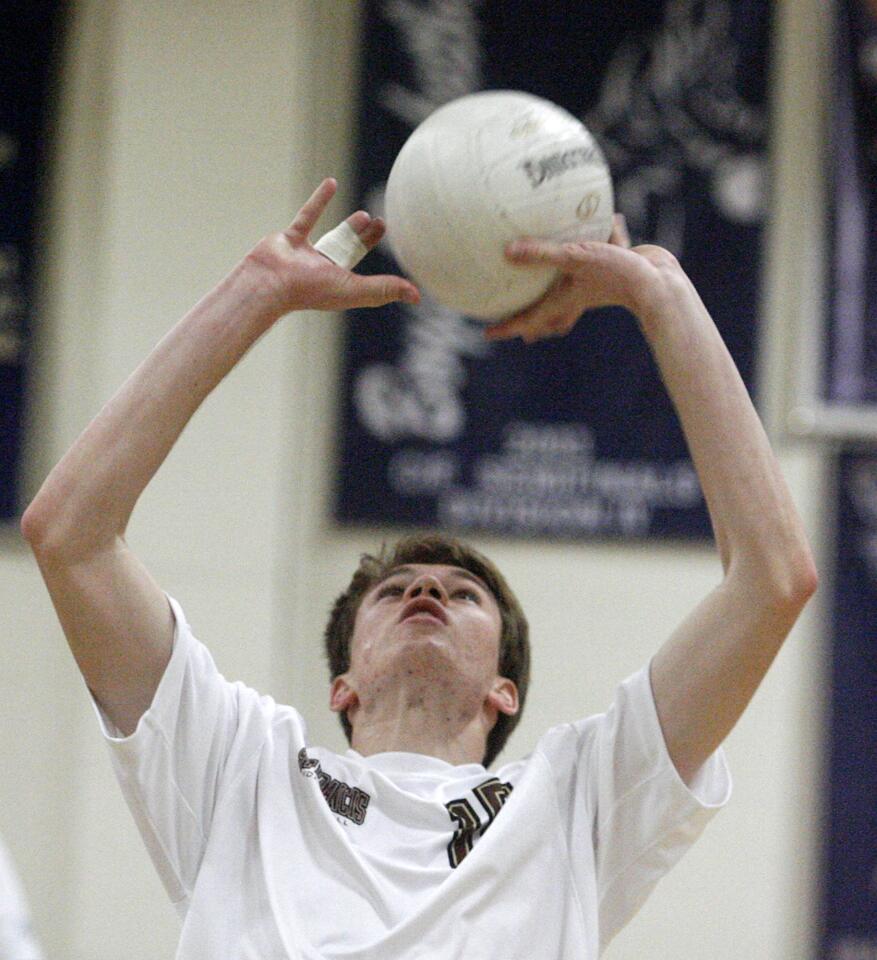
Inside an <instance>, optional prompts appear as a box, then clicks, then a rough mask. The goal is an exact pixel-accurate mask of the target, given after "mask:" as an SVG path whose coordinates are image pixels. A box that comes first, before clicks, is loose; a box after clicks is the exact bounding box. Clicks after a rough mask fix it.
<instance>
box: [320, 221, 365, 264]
mask: <svg viewBox="0 0 877 960" xmlns="http://www.w3.org/2000/svg"><path fill="white" fill-rule="evenodd" d="M314 249H315V250H319V251H320V253H322V254H323V256H324V257H328V258H329V259H330V260H331V261H332V262H333V263H337V264H338V266H339V267H345V268H346V269H348V270H352V269H353V268H354V267H355V266H356V265H357V264H358V263H359V261H360V260H362V258H363V257H364V256H365V255H366V254H367V253H368V247H367V246H366V245H365V244H364V243H363V242H362V240H360V239H359V234H357V232H356V231H355V230H354V229H353V228H352V227H351V226H350V224H349V223H348V222H347V221H346V220H344V221H342V222H341V223H339V224H338V226H337V227H335V229H334V230H330V231H329V232H328V233H325V234H323V236H322V237H320V239H319V240H318V241H317V242H316V243H315V244H314Z"/></svg>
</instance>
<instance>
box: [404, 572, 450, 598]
mask: <svg viewBox="0 0 877 960" xmlns="http://www.w3.org/2000/svg"><path fill="white" fill-rule="evenodd" d="M421 596H424V597H432V599H433V600H438V602H439V603H447V602H448V594H447V592H446V591H445V588H444V587H443V586H442V582H441V580H439V579H438V577H435V576H433V574H431V573H423V574H421V575H420V576H419V577H416V578H415V579H414V580H412V581H411V583H409V584H408V589H407V590H406V591H405V598H406V599H407V600H413V599H414V598H415V597H421Z"/></svg>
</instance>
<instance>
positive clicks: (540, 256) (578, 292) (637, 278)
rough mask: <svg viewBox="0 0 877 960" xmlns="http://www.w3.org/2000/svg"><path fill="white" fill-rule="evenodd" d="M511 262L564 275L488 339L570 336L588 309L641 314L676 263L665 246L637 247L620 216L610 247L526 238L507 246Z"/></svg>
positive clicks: (495, 326)
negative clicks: (621, 308)
mask: <svg viewBox="0 0 877 960" xmlns="http://www.w3.org/2000/svg"><path fill="white" fill-rule="evenodd" d="M506 258H507V259H508V260H509V262H510V263H513V264H515V265H516V266H520V267H521V268H523V269H526V268H527V267H545V266H554V267H556V268H557V269H558V271H559V276H558V278H557V280H556V281H555V282H554V284H552V286H551V287H550V289H549V290H548V292H547V293H546V294H545V295H544V296H543V297H542V298H541V299H540V300H538V301H537V302H536V303H535V304H532V305H531V306H529V307H527V308H526V309H525V310H522V311H521V312H520V313H517V314H515V315H514V316H512V317H508V318H507V319H505V320H502V321H500V322H499V323H496V324H493V325H492V326H490V327H488V328H487V329H486V331H485V336H486V337H487V339H488V340H510V339H512V338H513V337H520V338H521V339H522V340H523V341H524V342H525V343H534V342H535V341H536V340H543V339H545V338H547V337H561V336H564V335H565V334H567V333H569V331H570V330H572V328H573V327H574V326H575V324H576V322H577V321H578V319H579V317H581V315H582V314H583V313H584V312H585V311H586V310H591V309H594V308H596V307H608V306H618V305H620V306H624V307H627V308H628V309H630V310H632V311H633V312H634V313H636V312H637V310H638V307H639V305H640V304H641V303H642V302H643V301H644V300H647V298H648V290H649V288H650V287H653V286H654V285H655V284H657V283H658V282H659V276H658V274H659V273H660V272H662V268H666V267H667V266H670V265H671V263H672V264H675V258H674V257H673V256H672V255H671V254H669V253H668V252H667V251H665V250H662V249H661V248H660V247H654V246H642V247H635V248H633V249H631V246H630V237H629V235H628V232H627V225H626V223H625V220H624V216H623V215H622V214H615V218H614V223H613V227H612V235H611V236H610V238H609V241H608V243H599V242H593V241H591V242H569V243H556V242H554V241H551V240H539V239H527V238H525V239H522V240H516V241H514V242H513V243H510V244H509V245H508V247H506ZM676 266H677V267H678V264H676Z"/></svg>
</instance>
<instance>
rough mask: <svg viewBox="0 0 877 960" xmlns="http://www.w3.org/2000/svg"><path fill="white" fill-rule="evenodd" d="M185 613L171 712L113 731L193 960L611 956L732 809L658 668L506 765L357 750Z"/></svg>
mask: <svg viewBox="0 0 877 960" xmlns="http://www.w3.org/2000/svg"><path fill="white" fill-rule="evenodd" d="M172 605H173V608H174V614H175V616H176V618H177V629H176V635H175V639H174V650H173V655H172V657H171V660H170V663H169V664H168V667H167V669H166V671H165V674H164V676H163V678H162V680H161V683H160V684H159V687H158V690H157V692H156V695H155V699H154V701H153V703H152V705H151V707H150V709H149V710H148V711H147V712H146V713H145V714H144V715H143V717H142V718H141V720H140V723H139V725H138V727H137V729H136V731H135V732H134V733H133V734H132V735H131V736H130V737H127V738H123V737H120V736H118V731H117V730H114V729H113V727H112V726H111V724H109V722H108V720H107V718H106V717H104V716H101V719H102V724H103V730H104V734H105V736H106V737H107V739H108V743H109V746H110V750H111V754H112V759H113V764H114V767H115V771H116V774H117V776H118V778H119V781H120V783H121V786H122V790H123V792H124V794H125V798H126V800H127V802H128V804H129V806H130V808H131V811H132V813H133V815H134V818H135V820H136V821H137V825H138V827H139V829H140V831H141V833H142V835H143V838H144V840H145V842H146V846H147V848H148V850H149V853H150V855H151V857H152V860H153V862H154V864H155V866H156V868H157V870H158V872H159V874H160V875H161V878H162V881H163V882H164V885H165V887H166V889H167V892H168V894H169V896H170V898H171V900H172V901H173V902H174V904H175V905H176V908H177V910H178V912H179V914H180V916H181V918H182V920H183V930H182V936H181V940H180V946H179V951H178V953H177V958H178V960H196V958H197V960H214V958H217V960H218V958H229V960H230V958H235V960H245V958H246V960H257V958H258V960H281V958H282V960H300V958H301V960H329V958H331V960H342V958H343V960H459V958H464V957H465V958H466V960H534V958H539V960H543V958H545V960H549V958H550V960H573V958H575V960H593V958H596V957H597V956H598V953H599V950H600V947H601V945H605V944H606V943H607V942H608V941H609V940H610V939H611V937H612V936H614V934H615V933H616V932H617V931H618V930H619V929H620V928H621V927H622V926H623V925H624V924H625V923H626V922H627V921H628V920H629V919H630V918H631V917H632V916H633V914H634V913H635V912H636V911H637V909H638V908H639V907H640V905H641V904H642V903H643V901H644V900H645V899H646V897H647V896H648V894H649V892H650V891H651V890H652V888H653V887H654V885H655V884H656V883H657V881H658V880H659V879H660V877H661V876H662V875H663V874H664V873H665V872H666V871H667V870H668V869H669V868H670V867H671V866H672V865H673V864H674V863H675V862H676V861H677V860H678V859H679V857H680V856H681V855H682V854H683V853H684V851H685V850H686V849H687V848H688V846H689V845H690V844H691V843H692V842H693V841H694V840H695V839H696V837H697V836H698V835H699V833H700V832H701V830H702V829H703V828H704V826H705V825H706V822H707V821H708V820H709V818H710V816H711V815H712V814H713V813H714V812H715V810H716V809H717V808H718V807H719V806H721V805H722V804H724V803H725V801H726V800H727V798H728V795H729V791H730V777H729V774H728V771H727V766H726V764H725V761H724V758H723V756H722V754H721V753H717V754H716V755H714V756H713V757H712V758H711V759H710V760H709V761H708V762H707V763H706V764H705V766H704V767H703V769H702V770H701V771H700V773H699V774H698V776H697V778H696V782H695V783H694V785H693V787H692V789H690V790H689V788H687V787H686V786H685V784H684V783H683V782H682V780H681V779H680V778H679V776H678V774H677V773H676V771H675V768H674V767H673V764H672V762H671V761H670V758H669V756H668V754H667V751H666V748H665V746H664V741H663V737H662V735H661V731H660V727H659V725H658V719H657V714H656V712H655V706H654V701H653V698H652V693H651V687H650V684H649V679H648V670H647V668H644V669H643V670H641V671H640V672H639V673H637V674H635V675H634V676H633V677H631V678H630V679H629V680H627V681H626V682H625V683H623V684H622V685H621V686H620V687H619V689H618V692H617V695H616V698H615V701H614V703H613V704H612V706H611V708H610V709H609V711H608V712H607V713H605V714H602V715H600V716H595V717H590V718H588V719H585V720H582V721H579V722H578V723H570V724H563V725H561V726H558V727H555V728H553V729H552V730H549V731H548V733H546V734H545V736H544V737H542V739H541V740H540V741H539V743H538V745H537V747H536V749H535V750H534V751H533V753H532V754H531V755H530V756H529V757H527V758H525V759H524V760H519V761H516V762H514V763H508V764H505V765H504V766H502V767H500V768H499V769H498V770H497V771H496V772H495V773H491V772H489V771H487V770H486V769H485V768H484V767H483V766H481V765H480V764H477V763H472V764H465V765H463V766H453V765H451V764H449V763H446V762H444V761H443V760H438V759H436V758H434V757H428V756H422V755H420V754H410V753H382V754H377V755H374V756H370V757H362V756H360V755H359V754H358V753H356V751H354V750H348V751H347V752H346V753H344V754H336V753H333V752H332V751H330V750H327V749H324V748H321V747H315V746H312V745H311V744H310V743H308V740H307V734H306V731H305V725H304V722H303V720H302V718H301V716H300V715H299V714H298V713H297V712H296V711H295V710H294V709H292V708H291V707H287V706H282V705H279V704H276V703H275V702H274V701H273V700H272V699H271V698H270V697H266V696H260V695H259V694H258V693H256V692H255V691H253V690H251V689H249V688H248V687H246V686H244V685H243V684H241V683H229V682H228V681H226V680H225V679H224V678H223V677H222V676H221V675H220V674H219V673H218V671H217V669H216V666H215V665H214V663H213V660H212V658H211V656H210V654H209V653H208V651H207V649H206V648H205V647H204V646H202V645H201V644H200V643H199V642H198V641H197V640H196V639H195V638H194V637H193V635H192V633H191V630H190V628H189V627H188V625H187V623H186V621H185V618H184V616H183V613H182V611H181V610H180V608H179V606H178V605H177V604H176V603H175V602H173V601H172ZM98 712H99V714H100V711H98ZM488 827H489V829H488Z"/></svg>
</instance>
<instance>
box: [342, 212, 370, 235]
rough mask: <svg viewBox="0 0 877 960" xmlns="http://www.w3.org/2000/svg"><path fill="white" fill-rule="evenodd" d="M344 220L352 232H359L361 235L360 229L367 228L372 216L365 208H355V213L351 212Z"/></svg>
mask: <svg viewBox="0 0 877 960" xmlns="http://www.w3.org/2000/svg"><path fill="white" fill-rule="evenodd" d="M345 222H346V223H347V225H348V226H349V227H350V229H351V230H352V231H353V232H354V233H356V234H359V236H360V237H361V236H362V231H363V230H365V229H367V227H368V225H369V224H370V223H371V222H372V218H371V214H369V213H367V212H366V211H365V210H357V211H356V213H351V214H350V216H349V217H348V218H347V220H346V221H345Z"/></svg>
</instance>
